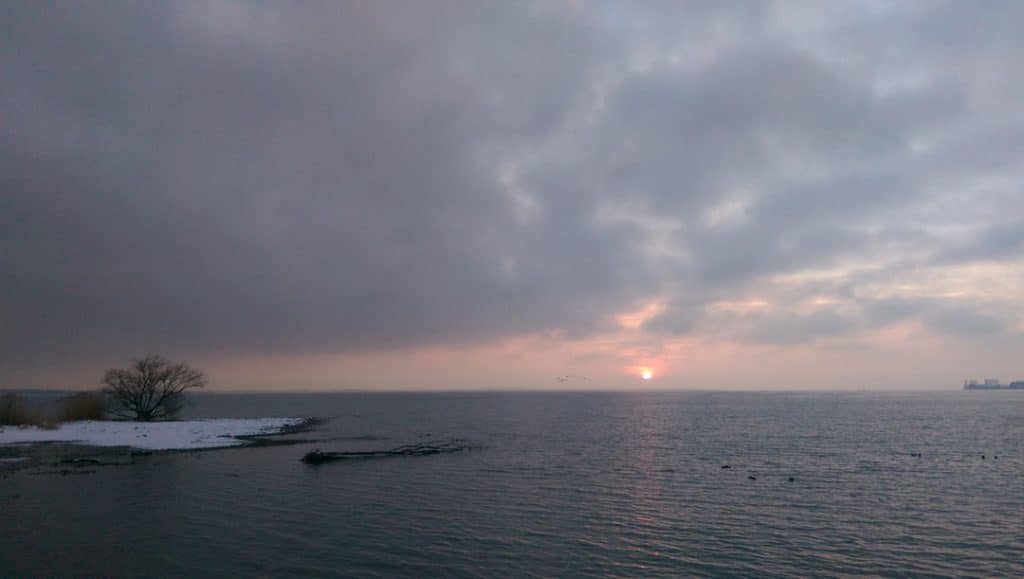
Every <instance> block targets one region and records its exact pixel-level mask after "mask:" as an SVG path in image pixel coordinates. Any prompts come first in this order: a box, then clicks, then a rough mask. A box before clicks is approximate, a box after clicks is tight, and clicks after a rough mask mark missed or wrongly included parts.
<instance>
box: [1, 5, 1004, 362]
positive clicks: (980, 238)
mask: <svg viewBox="0 0 1024 579" xmlns="http://www.w3.org/2000/svg"><path fill="white" fill-rule="evenodd" d="M996 4H997V6H993V7H991V8H992V9H991V10H986V11H978V10H974V9H970V10H967V9H965V8H964V6H963V4H962V3H956V2H953V3H928V4H927V5H921V6H918V5H913V6H893V7H888V8H885V7H882V8H880V9H879V11H872V10H868V9H867V8H862V7H859V6H854V5H842V4H836V5H832V6H829V7H827V9H822V10H819V9H818V8H817V7H815V8H813V9H809V8H807V7H801V6H800V5H799V4H790V3H787V4H780V5H759V4H751V3H748V2H735V3H732V2H708V3H696V4H695V3H686V4H678V3H674V2H670V3H645V4H643V5H633V4H614V3H613V4H605V5H591V4H589V3H587V4H584V5H583V6H576V7H573V6H570V5H561V4H552V3H494V4H466V3H456V2H453V3H448V2H441V3H432V4H424V3H417V2H410V3H387V4H381V3H369V4H366V3H347V2H342V3H336V2H323V3H321V2H303V3H301V4H295V5H288V6H285V5H281V4H273V3H270V4H265V3H258V4H253V3H248V2H234V1H227V0H224V1H216V2H209V3H202V4H188V5H179V4H137V5H127V6H126V5H123V4H120V3H103V2H100V3H92V4H90V5H89V6H88V7H85V6H67V7H62V9H61V10H60V11H54V10H52V8H50V7H47V6H46V5H44V4H39V3H15V4H8V5H5V6H3V7H2V8H0V103H2V105H3V108H4V110H5V113H6V114H5V119H4V121H3V122H4V127H5V133H6V134H7V135H9V136H10V138H8V139H4V140H3V141H2V142H0V190H2V194H0V269H2V271H4V272H5V276H6V277H5V281H4V283H3V287H2V288H0V339H2V344H3V347H2V349H0V362H2V363H3V366H4V367H7V368H12V369H17V368H23V367H32V366H40V365H46V364H58V363H66V362H69V361H77V360H96V359H109V358H110V357H111V356H117V357H123V356H125V355H129V354H133V353H140V352H146V351H162V352H166V353H168V354H170V355H174V354H176V353H177V354H182V355H192V354H201V355H204V356H210V357H216V356H229V355H247V356H248V355H261V354H283V353H333V352H360V351H366V350H374V351H388V350H394V349H401V348H409V347H424V346H435V345H459V344H480V343H489V342H493V341H497V340H502V339H507V338H511V337H516V336H524V335H553V336H560V337H561V338H560V339H562V340H570V341H571V340H582V339H585V338H591V337H595V336H601V335H605V334H608V333H609V332H613V331H614V328H615V319H616V316H618V315H620V314H622V313H623V312H628V311H635V310H636V309H637V307H638V306H639V305H642V304H643V303H646V302H649V301H650V300H652V299H659V300H663V301H664V302H665V303H666V304H668V307H666V309H665V310H664V312H661V313H660V314H659V315H658V316H656V317H654V318H653V319H651V320H648V321H647V322H646V323H645V324H644V325H643V327H642V328H641V329H640V331H642V332H645V333H646V335H645V336H644V337H643V338H642V340H646V341H653V342H657V340H658V339H661V338H660V337H662V336H672V335H687V336H699V337H704V338H707V339H709V340H718V339H728V340H736V341H739V342H758V343H761V342H773V343H778V344H788V345H793V346H795V345H798V344H811V343H815V342H816V341H818V340H821V339H830V338H834V337H840V336H856V335H858V334H859V333H860V332H862V331H863V330H864V329H865V328H871V327H874V326H875V325H876V324H882V325H884V324H891V323H894V321H895V320H907V319H911V320H916V321H918V322H920V323H922V324H923V325H925V326H926V327H928V328H930V329H932V330H933V331H935V332H945V333H953V334H956V335H961V336H967V337H972V338H973V339H978V340H982V339H986V337H991V336H995V335H998V334H999V332H1000V331H1001V330H1000V327H1001V326H1000V319H999V315H1001V314H1002V312H1003V311H1004V309H1005V308H1006V307H1007V305H1006V304H1004V303H1000V305H999V307H998V308H995V310H998V312H996V313H995V314H993V313H992V312H991V311H990V310H992V308H991V307H990V306H991V304H990V303H989V302H987V301H986V300H985V298H984V296H980V297H979V296H974V297H971V298H962V300H964V301H963V303H961V304H959V305H958V306H957V307H955V308H945V307H940V306H937V305H935V302H934V301H933V300H934V296H929V295H924V294H923V293H922V294H921V295H916V296H915V295H909V296H902V299H905V300H907V302H906V303H907V304H910V305H903V306H900V307H896V306H895V305H894V304H888V305H886V304H885V303H880V302H878V300H879V299H881V298H879V297H878V295H880V294H885V293H886V292H887V291H889V292H890V293H892V292H894V291H896V290H894V289H893V288H891V287H890V288H888V289H887V288H885V287H880V286H885V284H886V282H887V279H888V280H890V281H891V279H893V278H897V277H900V276H902V275H905V274H907V272H909V271H912V270H914V269H915V268H921V267H925V268H940V269H941V268H943V267H948V266H953V265H956V264H962V263H965V262H970V261H974V260H983V259H1000V260H1006V261H1007V262H1009V261H1012V260H1013V259H1014V258H1016V257H1019V256H1020V252H1021V249H1022V245H1021V238H1020V236H1019V234H1018V232H1019V231H1020V230H1021V227H1020V223H1018V222H1016V221H1015V220H1014V218H1013V217H1012V216H1013V215H1016V214H1019V211H1020V210H1024V206H1022V205H1021V201H1020V199H1021V198H1022V197H1021V196H1020V195H1019V186H1018V185H1017V183H1019V177H1020V175H1019V174H1018V171H1017V169H1016V167H1015V166H1014V165H1013V163H1012V159H1013V155H1012V151H1013V150H1016V148H1019V147H1018V145H1019V144H1020V143H1022V142H1024V137H1022V135H1024V130H1022V127H1021V126H1020V125H1019V123H1018V122H1017V121H1018V120H1019V119H1015V118H1013V116H1012V115H1013V114H1015V111H1016V108H1017V107H1018V105H1017V103H1018V102H1019V96H1021V94H1022V92H1021V90H1020V89H1021V88H1022V87H1021V86H1018V85H1019V83H1017V82H1016V81H1015V80H1014V78H1015V75H1012V74H1006V73H1007V71H1009V70H1014V69H1015V68H1014V66H1015V65H1019V64H1021V63H1019V62H1016V61H1017V60H1019V59H1018V58H1016V56H1014V55H1016V54H1018V53H1019V51H1014V50H1009V48H1012V47H1015V46H1017V44H1018V43H1019V35H1016V34H1015V33H1014V31H1013V30H1012V29H1011V28H1012V27H1007V25H1006V24H1005V23H1006V22H1009V21H1013V20H1012V19H1011V16H1012V15H1010V14H1004V13H1003V12H1005V11H1011V12H1012V11H1015V10H1017V9H1016V8H1014V7H1013V4H1012V3H1006V4H1001V3H996ZM995 8H998V10H996V9H995ZM965 10H966V12H967V13H966V14H965ZM982 12H984V14H982ZM965 18H969V19H970V20H972V21H973V22H975V24H976V26H974V27H968V26H964V25H963V20H964V19H965ZM890 41H891V43H890ZM950 43H953V44H954V45H955V46H957V47H958V48H957V49H956V50H955V51H951V50H949V49H948V48H946V46H948V45H950ZM887 46H893V47H897V48H898V50H897V48H893V49H892V51H893V52H892V53H891V52H889V51H888V50H887V49H886V47H887ZM894 53H895V54H894ZM1015 212H1016V213H1015ZM1007 267H1008V268H1011V267H1016V266H1011V265H1007ZM867 270H871V271H874V272H875V274H874V276H873V277H872V276H869V275H866V274H865V272H866V271H867ZM1012 271H1014V272H1017V271H1018V270H1016V269H1013V270H1012ZM879 272H886V273H884V274H883V273H879ZM788 276H803V277H805V278H808V277H810V278H814V277H815V276H818V279H817V283H806V280H804V282H802V283H799V284H790V285H789V286H787V288H788V289H783V288H782V286H783V285H785V283H787V282H786V281H785V280H786V279H788ZM826 277H827V280H826V281H827V283H826V282H825V281H823V280H825V278H826ZM823 296H824V297H826V298H828V299H832V300H837V301H838V302H841V303H843V304H845V305H844V306H843V307H842V308H839V309H828V308H824V309H822V308H819V309H817V310H815V309H813V308H811V309H808V308H807V307H806V304H807V303H809V301H810V300H813V299H816V298H821V297H823ZM749 299H763V300H764V301H766V302H767V303H770V304H771V305H772V308H773V309H772V311H771V312H755V313H746V314H743V315H738V314H737V315H731V317H728V316H727V317H722V316H721V315H718V314H713V312H714V311H715V309H714V308H715V304H720V303H724V302H730V301H733V302H735V301H737V300H749ZM901 303H902V302H901ZM1018 305H1019V304H1018ZM886 308H890V309H886ZM709 312H712V313H709ZM716 315H717V316H718V317H716ZM716 324H718V325H719V326H720V327H719V326H716ZM645 343H646V342H645Z"/></svg>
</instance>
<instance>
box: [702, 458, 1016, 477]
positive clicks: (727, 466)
mask: <svg viewBox="0 0 1024 579" xmlns="http://www.w3.org/2000/svg"><path fill="white" fill-rule="evenodd" d="M910 456H912V457H914V458H921V456H922V454H921V453H920V452H912V453H910ZM986 459H987V456H986V455H984V454H983V455H981V460H986ZM992 460H999V455H998V454H994V455H992ZM722 468H723V469H728V468H732V465H729V464H723V465H722ZM747 479H749V480H757V476H756V475H753V474H750V475H747ZM787 481H788V482H796V478H794V477H792V476H791V477H789V478H788V479H787Z"/></svg>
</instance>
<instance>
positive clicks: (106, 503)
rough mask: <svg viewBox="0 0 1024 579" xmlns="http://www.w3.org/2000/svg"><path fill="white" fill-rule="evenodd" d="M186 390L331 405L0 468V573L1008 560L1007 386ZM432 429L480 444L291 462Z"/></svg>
mask: <svg viewBox="0 0 1024 579" xmlns="http://www.w3.org/2000/svg"><path fill="white" fill-rule="evenodd" d="M194 398H195V400H196V402H195V405H194V406H193V407H192V408H190V410H189V412H190V414H191V415H192V416H197V417H235V416H237V417H244V416H321V417H327V418H329V419H330V420H329V421H328V422H326V423H324V424H323V425H321V426H320V427H319V428H318V430H317V431H315V432H313V433H306V434H301V435H296V436H297V437H302V438H310V437H312V438H317V439H319V441H318V442H315V443H311V444H303V445H297V446H274V447H264V448H248V449H235V450H223V451H212V452H204V453H181V454H168V455H156V456H151V457H143V458H140V459H137V461H136V464H134V465H130V466H122V467H105V468H99V469H97V470H96V472H95V473H93V474H87V475H74V476H53V475H33V474H31V473H29V472H27V471H22V472H18V473H16V474H14V475H12V476H9V477H8V478H6V479H2V480H0V575H3V576H25V575H56V576H71V575H112V574H113V575H147V576H182V577H184V576H188V577H196V576H239V575H263V576H281V575H296V576H332V575H345V576H382V577H392V576H417V577H419V576H452V577H461V576H466V577H470V576H513V577H521V576H645V577H650V576H662V575H663V576H678V575H688V576H693V575H716V576H771V575H794V574H797V575H808V574H813V575H819V576H821V575H849V574H868V575H886V576H891V575H963V574H967V575H974V576H1017V577H1019V576H1024V392H950V393H926V394H925V393H920V394H905V393H902V394H871V393H841V394H836V393H829V394H820V393H815V394H809V393H765V394H758V393H636V394H626V393H614V394H604V393H579V394H577V393H546V394H539V393H529V394H512V393H470V394H326V395H240V396H234V395H232V396H228V395H217V396H211V395H207V396H201V397H194ZM447 438H460V439H467V440H469V441H471V442H472V443H474V444H476V445H479V446H480V447H481V448H479V449H476V450H473V451H469V452H461V453H455V454H444V455H436V456H426V457H404V458H386V459H377V460H364V461H350V462H340V463H331V464H326V465H321V466H316V467H314V466H309V465H305V464H302V463H300V462H299V458H300V457H301V456H302V455H303V454H304V453H305V452H307V451H309V450H312V449H313V448H321V449H323V450H371V449H382V448H390V447H393V446H398V445H400V444H406V443H411V442H422V441H424V440H431V439H433V440H441V439H447ZM918 452H919V453H921V454H922V456H921V457H920V458H918V457H913V456H911V453H918ZM982 454H985V455H986V459H985V460H982V459H981V455H982ZM995 455H998V457H999V458H998V460H996V459H995V458H994V456H995ZM723 464H729V465H731V466H732V468H731V469H722V468H721V466H722V465H723ZM750 475H753V476H755V477H756V480H750V479H748V476H750ZM791 476H792V477H793V478H794V481H793V482H789V480H788V478H789V477H791Z"/></svg>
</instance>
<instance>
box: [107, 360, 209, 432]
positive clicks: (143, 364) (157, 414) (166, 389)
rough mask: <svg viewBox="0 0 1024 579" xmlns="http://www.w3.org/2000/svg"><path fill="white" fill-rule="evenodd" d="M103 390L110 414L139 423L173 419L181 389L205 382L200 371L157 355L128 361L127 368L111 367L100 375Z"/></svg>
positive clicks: (180, 399) (194, 386)
mask: <svg viewBox="0 0 1024 579" xmlns="http://www.w3.org/2000/svg"><path fill="white" fill-rule="evenodd" d="M103 384H104V385H105V386H106V387H105V388H104V391H105V392H106V393H107V394H109V395H110V396H111V397H112V398H113V400H114V402H115V403H116V406H117V407H116V408H115V409H114V410H113V414H115V415H116V416H120V417H122V418H132V419H134V420H138V421H140V422H149V421H151V420H166V419H168V418H174V417H175V416H177V414H178V412H179V411H180V410H181V407H182V404H183V403H184V400H185V395H184V392H185V390H188V389H190V388H202V387H203V386H205V385H206V379H205V378H204V377H203V373H202V372H200V371H198V370H195V369H193V368H190V367H189V366H188V365H187V364H171V363H170V362H168V361H167V360H164V359H163V358H161V357H160V356H146V357H145V358H137V359H135V360H133V361H132V365H131V366H130V367H128V368H113V369H110V370H107V373H106V374H104V375H103Z"/></svg>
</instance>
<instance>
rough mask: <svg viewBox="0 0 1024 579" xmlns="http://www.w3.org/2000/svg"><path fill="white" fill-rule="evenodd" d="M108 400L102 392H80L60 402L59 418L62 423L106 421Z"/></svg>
mask: <svg viewBox="0 0 1024 579" xmlns="http://www.w3.org/2000/svg"><path fill="white" fill-rule="evenodd" d="M106 415H107V412H106V399H105V398H104V396H103V393H102V392H78V393H77V394H72V395H71V396H68V397H66V398H64V399H63V400H61V401H60V407H59V409H58V411H57V418H58V420H60V421H61V422H74V421H76V420H104V419H105V418H106Z"/></svg>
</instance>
